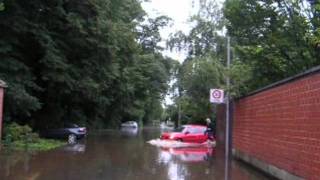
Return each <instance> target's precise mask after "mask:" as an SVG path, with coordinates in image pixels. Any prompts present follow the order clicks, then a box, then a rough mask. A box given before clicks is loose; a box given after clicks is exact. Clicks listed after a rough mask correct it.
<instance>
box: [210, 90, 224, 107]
mask: <svg viewBox="0 0 320 180" xmlns="http://www.w3.org/2000/svg"><path fill="white" fill-rule="evenodd" d="M223 99H224V91H223V89H210V102H211V103H217V104H220V103H223Z"/></svg>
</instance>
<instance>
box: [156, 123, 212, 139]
mask: <svg viewBox="0 0 320 180" xmlns="http://www.w3.org/2000/svg"><path fill="white" fill-rule="evenodd" d="M206 130H207V127H206V126H202V125H184V126H182V127H181V128H180V129H178V130H177V131H176V132H166V133H162V135H161V137H160V139H162V140H174V141H181V142H190V143H204V142H206V141H207V140H208V139H209V137H208V133H206Z"/></svg>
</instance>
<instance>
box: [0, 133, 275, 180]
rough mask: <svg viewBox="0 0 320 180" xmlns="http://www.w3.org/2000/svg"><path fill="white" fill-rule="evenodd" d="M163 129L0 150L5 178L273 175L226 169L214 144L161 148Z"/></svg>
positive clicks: (172, 179)
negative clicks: (40, 148)
mask: <svg viewBox="0 0 320 180" xmlns="http://www.w3.org/2000/svg"><path fill="white" fill-rule="evenodd" d="M159 135H160V131H159V130H157V129H144V130H142V131H139V132H135V131H112V130H110V131H104V132H102V133H99V134H97V135H90V136H89V137H88V138H87V139H86V140H85V141H83V142H81V143H79V144H76V145H73V146H66V147H62V148H59V149H56V150H52V151H48V152H38V153H21V152H20V153H13V152H6V151H4V150H2V151H1V152H0V179H1V180H100V179H101V180H104V179H107V180H109V179H110V180H207V179H208V180H224V179H227V177H226V176H225V174H229V175H228V176H229V179H234V180H260V179H261V180H266V179H270V178H268V177H266V176H264V175H263V174H261V173H259V172H257V171H255V170H254V169H252V168H250V167H248V166H246V165H244V164H242V163H240V162H237V161H232V162H231V163H230V168H229V169H227V172H229V173H226V172H225V163H224V159H223V153H221V152H220V151H219V150H218V149H213V148H208V147H196V148H187V147H184V148H159V147H155V146H152V145H150V144H148V143H146V142H147V141H149V140H151V139H154V138H158V137H159Z"/></svg>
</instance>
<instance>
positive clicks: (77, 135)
mask: <svg viewBox="0 0 320 180" xmlns="http://www.w3.org/2000/svg"><path fill="white" fill-rule="evenodd" d="M41 134H42V136H43V137H46V138H56V139H58V138H60V139H63V138H67V139H68V142H69V143H74V142H75V141H76V140H77V139H81V138H83V137H85V136H86V134H87V128H86V127H79V126H78V125H76V124H69V123H68V124H65V125H64V127H63V128H57V129H47V130H45V131H44V132H43V133H41Z"/></svg>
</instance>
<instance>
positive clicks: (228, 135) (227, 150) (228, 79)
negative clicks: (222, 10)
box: [225, 36, 231, 160]
mask: <svg viewBox="0 0 320 180" xmlns="http://www.w3.org/2000/svg"><path fill="white" fill-rule="evenodd" d="M230 62H231V58H230V37H229V36H228V37H227V69H230ZM226 81H227V90H229V89H230V77H229V76H227V78H226ZM229 131H230V93H229V92H227V97H226V135H225V137H226V144H225V156H226V160H229V152H230V149H229V148H230V132H229Z"/></svg>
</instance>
